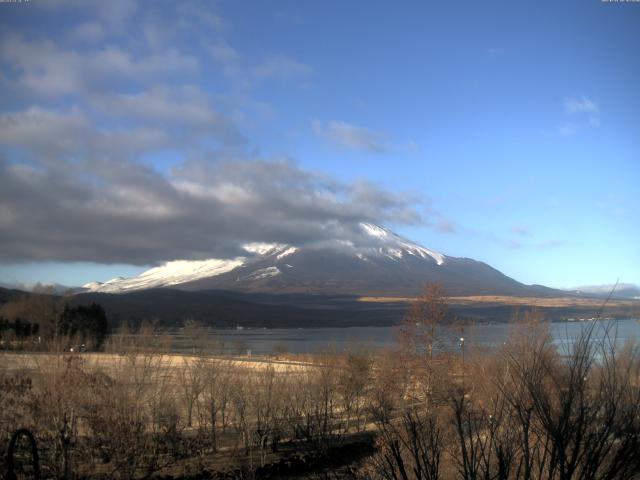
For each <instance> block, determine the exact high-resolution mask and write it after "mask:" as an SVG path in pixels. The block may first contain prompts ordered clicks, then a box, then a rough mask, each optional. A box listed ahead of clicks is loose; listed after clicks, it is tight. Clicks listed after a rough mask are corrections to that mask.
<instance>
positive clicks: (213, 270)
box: [82, 223, 556, 296]
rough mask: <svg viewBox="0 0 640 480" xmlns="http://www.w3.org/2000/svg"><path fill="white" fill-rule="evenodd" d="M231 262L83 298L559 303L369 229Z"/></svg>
mask: <svg viewBox="0 0 640 480" xmlns="http://www.w3.org/2000/svg"><path fill="white" fill-rule="evenodd" d="M243 251H244V252H245V253H246V254H244V255H241V256H238V257H236V258H232V259H209V260H175V261H170V262H167V263H165V264H163V265H161V266H158V267H155V268H152V269H150V270H147V271H145V272H144V273H142V274H140V275H139V276H137V277H133V278H121V277H118V278H114V279H112V280H109V281H107V282H104V283H100V282H92V283H88V284H86V285H84V286H83V288H82V290H83V291H84V292H101V293H128V292H134V291H140V290H147V289H152V288H163V287H164V288H172V289H178V290H186V291H199V290H211V289H218V290H229V291H238V292H245V293H304V294H329V295H335V294H339V295H340V294H344V295H368V296H391V295H415V294H416V293H418V292H419V291H420V290H421V287H422V286H423V285H424V284H425V283H426V282H440V283H441V284H442V285H443V286H444V288H445V289H446V291H447V292H448V293H449V294H450V295H554V294H555V292H556V291H555V290H553V289H548V288H546V287H542V286H535V285H534V286H528V285H524V284H522V283H520V282H517V281H516V280H514V279H512V278H510V277H508V276H506V275H504V274H502V273H501V272H499V271H498V270H496V269H494V268H492V267H491V266H489V265H487V264H486V263H483V262H479V261H476V260H472V259H469V258H458V257H450V256H447V255H443V254H441V253H438V252H435V251H433V250H430V249H428V248H424V247H422V246H420V245H417V244H415V243H413V242H411V241H410V240H407V239H405V238H403V237H401V236H399V235H396V234H395V233H393V232H392V231H390V230H388V229H386V228H383V227H380V226H377V225H373V224H370V223H361V224H359V229H358V232H357V235H355V236H352V237H349V238H345V239H336V240H335V241H334V242H331V243H330V244H326V243H325V244H323V245H316V246H308V247H297V246H292V245H286V244H265V243H252V244H246V245H243Z"/></svg>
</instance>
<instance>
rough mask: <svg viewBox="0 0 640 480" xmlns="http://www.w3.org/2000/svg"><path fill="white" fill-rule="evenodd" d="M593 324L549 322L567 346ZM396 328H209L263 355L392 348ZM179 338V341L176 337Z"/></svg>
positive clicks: (478, 329)
mask: <svg viewBox="0 0 640 480" xmlns="http://www.w3.org/2000/svg"><path fill="white" fill-rule="evenodd" d="M591 324H592V322H590V321H585V322H580V321H576V322H557V323H551V324H550V328H551V334H552V335H553V338H554V342H556V344H557V345H558V346H559V347H561V348H562V347H566V346H567V345H570V344H571V343H572V341H573V340H572V339H574V338H576V337H577V336H578V335H579V334H580V332H581V330H582V329H583V328H585V327H588V326H590V325H591ZM594 327H595V330H594V339H596V340H597V339H601V338H603V336H604V329H605V328H606V327H609V328H611V332H612V336H614V337H616V339H617V342H619V343H624V341H626V340H627V339H630V338H636V337H637V336H640V322H639V321H638V320H635V319H621V320H611V321H606V320H599V321H595V325H594ZM512 328H513V327H512V326H511V325H509V324H506V323H497V324H478V325H473V326H465V327H464V328H463V329H461V328H460V327H456V328H442V329H439V337H440V338H441V339H442V342H443V344H444V348H446V349H455V348H459V346H458V345H459V339H460V337H463V338H464V339H465V346H468V347H473V346H484V347H491V346H499V345H501V344H502V343H503V342H505V341H506V340H507V339H508V337H509V332H510V331H511V329H512ZM395 334H396V328H395V327H345V328H300V329H289V328H275V329H243V330H234V329H220V330H212V331H211V334H210V335H211V339H214V338H215V339H217V340H218V341H222V342H224V348H225V350H227V351H235V352H246V351H247V350H251V353H252V354H257V355H264V354H270V353H273V352H274V351H276V350H280V351H287V352H291V353H315V352H318V351H321V350H323V349H327V348H335V349H337V350H344V349H346V348H348V347H349V346H350V345H354V344H357V345H362V346H367V347H372V348H385V347H394V346H395V345H396V336H395ZM176 337H177V338H176V340H177V341H176V342H174V348H175V349H176V350H178V351H181V350H183V348H181V345H184V343H185V342H184V339H180V337H181V335H180V334H177V335H176ZM178 339H180V340H178Z"/></svg>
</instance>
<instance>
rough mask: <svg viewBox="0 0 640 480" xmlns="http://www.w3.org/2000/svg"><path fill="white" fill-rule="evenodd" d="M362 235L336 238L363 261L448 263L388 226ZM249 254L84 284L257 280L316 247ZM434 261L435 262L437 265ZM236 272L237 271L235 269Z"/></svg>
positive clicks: (251, 247) (108, 288) (366, 228)
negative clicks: (229, 276) (231, 276)
mask: <svg viewBox="0 0 640 480" xmlns="http://www.w3.org/2000/svg"><path fill="white" fill-rule="evenodd" d="M360 228H361V237H360V238H357V239H354V240H356V241H358V242H359V244H358V245H354V242H353V241H352V240H344V239H336V240H337V244H339V245H343V246H345V247H346V248H347V250H349V251H351V252H352V254H353V257H354V258H357V259H359V260H360V261H363V262H370V261H372V260H376V259H378V260H380V259H390V260H393V261H396V262H401V261H403V260H406V259H408V258H411V257H413V258H416V259H418V260H419V261H423V262H426V263H427V264H431V265H433V266H434V267H435V266H436V265H437V266H441V265H443V264H444V263H445V261H446V257H445V256H444V255H442V254H440V253H437V252H434V251H432V250H429V249H427V248H424V247H421V246H419V245H416V244H414V243H412V242H410V241H409V240H406V239H404V238H402V237H400V236H398V235H396V234H395V233H393V232H391V231H390V230H387V229H386V228H382V227H379V226H377V225H373V224H370V223H361V224H360ZM243 249H244V250H245V251H246V252H247V256H240V257H237V258H234V259H230V260H222V259H209V260H174V261H171V262H167V263H165V264H163V265H160V266H158V267H155V268H152V269H150V270H147V271H146V272H143V273H142V274H140V275H139V276H137V277H134V278H126V279H125V278H121V277H118V278H114V279H112V280H109V281H107V282H104V283H100V282H91V283H88V284H86V285H84V286H83V288H84V289H85V291H91V292H104V293H124V292H129V291H134V290H143V289H148V288H157V287H168V286H175V285H180V284H187V283H192V282H196V281H198V280H200V279H207V278H218V277H219V278H222V276H223V275H224V274H226V273H229V272H232V271H234V270H235V269H238V274H237V277H236V278H237V280H236V281H243V282H247V281H257V280H265V279H269V278H272V277H276V276H280V275H281V274H282V270H281V269H280V268H278V266H277V264H280V266H281V267H282V268H283V269H284V270H291V269H293V268H294V267H293V266H291V265H290V264H286V265H283V264H282V263H280V262H281V261H282V260H283V259H285V258H287V257H290V256H295V255H296V254H298V253H301V252H302V251H304V252H306V253H308V252H309V251H313V249H300V248H297V247H294V246H291V245H285V244H278V243H274V244H269V243H250V244H246V245H243ZM434 263H435V265H434ZM234 274H235V272H234Z"/></svg>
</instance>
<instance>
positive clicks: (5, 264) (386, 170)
mask: <svg viewBox="0 0 640 480" xmlns="http://www.w3.org/2000/svg"><path fill="white" fill-rule="evenodd" d="M0 36H1V37H2V44H1V45H2V46H1V47H0V68H1V70H0V71H1V75H0V83H2V91H3V95H2V97H1V104H0V126H2V129H1V130H2V131H1V132H0V170H1V172H0V174H1V176H0V192H1V193H0V201H1V203H0V248H1V250H2V252H1V253H0V281H2V282H4V283H25V282H26V283H32V282H36V281H43V282H59V283H63V284H67V285H78V284H82V283H85V282H88V281H91V280H106V279H108V278H111V277H113V276H116V275H124V276H127V275H133V274H135V273H138V272H140V271H142V270H144V269H146V268H148V266H149V265H153V264H156V263H158V262H162V261H166V260H170V259H174V258H207V257H209V256H232V255H234V254H235V253H237V252H236V251H235V250H234V249H235V248H237V245H238V244H239V242H247V241H282V242H291V243H298V244H304V243H310V242H313V241H316V240H317V239H318V237H319V236H322V235H335V234H338V233H340V234H344V232H349V231H351V230H350V228H349V225H350V224H352V223H354V222H358V221H374V222H377V223H381V224H384V225H385V226H388V227H390V228H392V229H394V230H395V231H396V232H398V233H400V234H402V235H404V236H406V237H408V238H411V239H412V240H414V241H416V242H418V243H421V244H423V245H425V246H428V247H429V248H432V249H435V250H438V251H441V252H443V253H445V254H448V255H454V256H464V257H471V258H474V259H477V260H482V261H485V262H487V263H489V264H490V265H492V266H494V267H496V268H498V269H499V270H501V271H502V272H504V273H506V274H507V275H510V276H512V277H514V278H516V279H518V280H520V281H523V282H525V283H539V284H545V285H549V286H555V287H569V286H578V285H586V284H603V283H613V282H615V281H616V280H617V279H620V281H622V282H630V283H636V284H640V253H639V249H638V247H637V244H638V238H640V220H639V219H640V211H639V210H640V193H639V191H640V190H639V189H638V188H637V184H638V181H639V180H640V115H638V112H639V111H640V93H639V91H638V85H640V56H638V54H637V48H636V46H637V45H638V43H639V42H640V3H637V2H626V3H624V2H617V3H613V2H601V1H580V2H535V3H534V2H528V3H526V4H525V3H524V2H491V1H490V2H412V3H407V4H405V5H401V6H399V5H392V4H389V3H388V2H329V1H323V2H231V1H229V2H162V1H159V2H148V3H130V2H124V1H115V0H114V1H112V2H96V3H86V2H79V1H74V0H67V1H55V0H54V1H51V2H47V3H45V2H39V1H30V2H26V3H17V4H13V3H6V4H0ZM328 226H331V228H328Z"/></svg>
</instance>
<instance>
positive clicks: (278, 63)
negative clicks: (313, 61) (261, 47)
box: [253, 55, 313, 80]
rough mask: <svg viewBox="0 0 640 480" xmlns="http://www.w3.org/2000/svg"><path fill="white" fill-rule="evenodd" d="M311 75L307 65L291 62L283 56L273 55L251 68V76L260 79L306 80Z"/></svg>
mask: <svg viewBox="0 0 640 480" xmlns="http://www.w3.org/2000/svg"><path fill="white" fill-rule="evenodd" d="M312 73H313V68H311V67H310V66H309V65H307V64H305V63H302V62H298V61H297V60H293V59H292V58H289V57H287V56H285V55H274V56H271V57H268V58H267V59H265V60H264V61H263V62H262V63H260V64H258V65H256V66H255V67H254V68H253V75H254V76H255V77H256V78H260V79H269V78H272V79H277V80H288V79H291V78H306V77H309V76H310V75H311V74H312Z"/></svg>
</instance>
